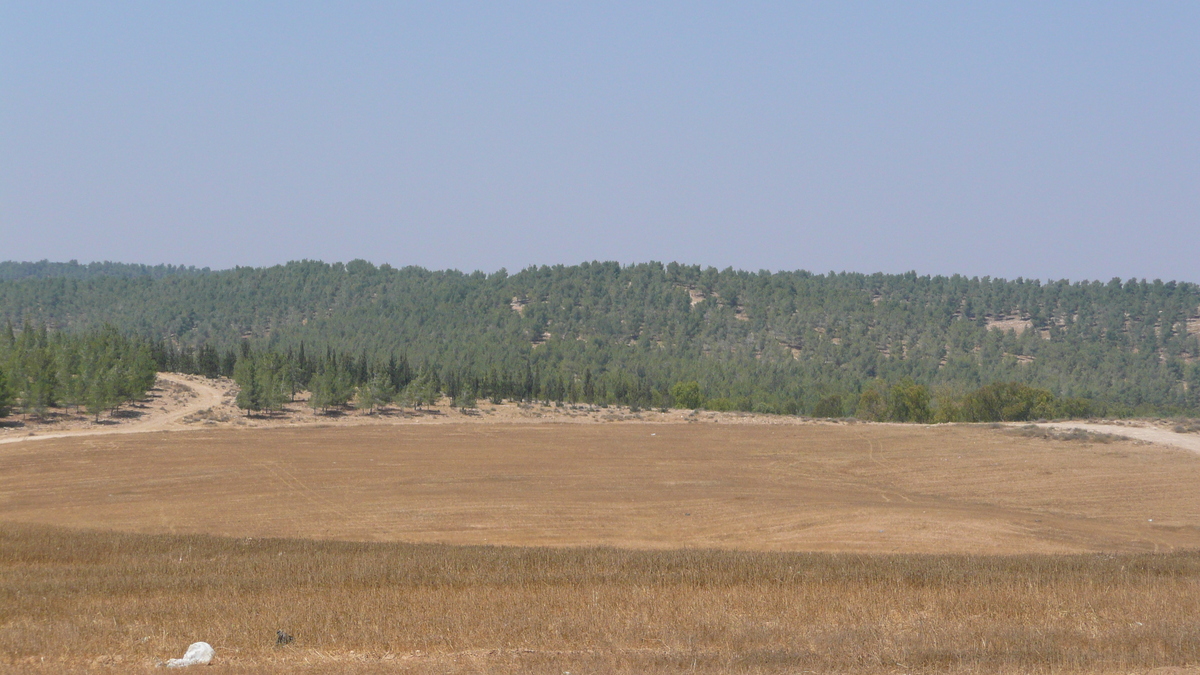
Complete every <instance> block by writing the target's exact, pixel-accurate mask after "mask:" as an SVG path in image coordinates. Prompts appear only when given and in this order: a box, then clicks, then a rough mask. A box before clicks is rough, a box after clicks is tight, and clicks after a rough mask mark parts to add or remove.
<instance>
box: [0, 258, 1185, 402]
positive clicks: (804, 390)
mask: <svg viewBox="0 0 1200 675" xmlns="http://www.w3.org/2000/svg"><path fill="white" fill-rule="evenodd" d="M148 269H158V268H148ZM169 269H176V270H178V269H179V268H169ZM189 270H190V268H189ZM201 272H202V271H199V270H195V271H189V272H188V273H170V274H137V275H132V274H119V275H107V274H89V275H83V276H78V275H52V276H49V277H48V278H28V277H37V276H38V275H29V274H26V275H25V276H26V277H27V278H23V279H18V280H8V281H0V315H2V316H3V317H4V318H6V319H7V320H8V321H10V322H12V323H13V325H14V326H15V327H16V328H17V330H20V328H21V326H22V324H24V323H25V322H31V323H32V325H37V324H40V323H43V322H44V323H46V324H48V325H49V326H50V327H51V328H57V329H61V330H66V331H69V332H77V331H82V330H87V329H95V328H98V327H100V326H102V325H104V324H112V325H114V326H116V327H117V328H118V329H119V330H121V331H122V332H125V333H127V334H131V335H137V336H142V337H147V338H151V339H153V340H165V341H166V344H168V345H174V346H180V347H192V348H196V347H199V346H200V345H204V344H207V345H209V346H210V347H215V348H217V349H219V350H228V349H230V348H232V347H235V346H237V345H238V344H239V343H240V342H241V341H243V340H248V341H249V343H250V345H251V346H252V347H253V348H254V349H274V350H278V351H284V350H287V349H289V348H291V349H298V348H299V346H300V345H301V343H304V344H305V345H306V346H307V348H308V350H309V353H310V354H312V353H316V352H317V351H318V350H321V351H324V350H336V351H339V352H342V353H349V354H354V355H359V354H362V355H364V356H365V359H369V360H371V361H373V362H374V361H384V360H386V359H388V358H389V357H391V356H393V355H397V354H399V355H403V356H404V357H406V359H407V362H409V363H412V364H413V365H414V367H417V368H420V367H425V368H432V369H436V370H439V371H440V372H442V373H446V372H448V371H456V372H460V373H475V374H487V373H501V374H504V373H512V374H517V373H527V372H530V371H535V372H539V373H542V374H545V373H553V374H554V377H561V378H563V380H564V381H568V382H569V381H577V380H579V379H581V378H582V377H584V374H585V373H588V375H589V377H595V378H597V379H598V380H602V379H603V378H606V377H607V378H609V380H610V381H612V382H618V381H619V382H622V383H623V384H620V386H622V387H627V388H628V387H632V388H634V390H636V391H642V392H645V399H646V400H647V401H650V400H657V399H656V398H655V397H656V396H657V393H658V392H665V391H666V388H667V387H669V386H670V385H671V384H673V383H677V382H682V381H691V380H695V381H697V382H698V383H699V384H700V386H701V389H702V390H703V392H704V394H705V396H707V397H709V398H720V399H722V400H723V401H725V403H726V404H727V405H732V406H733V407H737V408H749V409H761V410H767V411H782V412H797V411H798V412H804V411H807V410H811V409H812V408H813V407H814V406H816V405H817V404H818V403H819V402H820V401H822V400H829V398H830V397H840V398H839V400H842V401H844V402H845V406H846V412H847V413H853V412H854V410H853V408H854V405H855V402H856V401H858V400H859V397H860V395H861V394H862V392H863V391H864V390H865V389H867V388H869V387H872V386H875V385H877V384H879V383H883V384H890V383H896V382H901V381H905V380H906V378H907V379H911V380H912V381H913V382H915V383H917V384H923V385H926V386H927V387H928V388H929V390H930V391H931V392H933V394H934V396H935V397H937V396H942V397H951V396H958V395H961V394H962V393H963V392H966V391H968V390H971V389H974V388H977V387H979V386H981V385H986V384H989V383H993V382H1000V381H1012V382H1021V383H1026V384H1030V385H1034V386H1037V387H1042V388H1045V389H1048V390H1050V391H1051V392H1053V393H1054V394H1055V395H1057V396H1064V397H1082V398H1088V399H1092V400H1094V401H1097V402H1100V403H1102V404H1103V405H1105V406H1107V407H1108V408H1107V409H1108V410H1109V411H1110V412H1117V413H1121V412H1125V413H1129V412H1138V411H1142V412H1158V413H1165V412H1173V411H1181V412H1194V411H1197V410H1200V358H1198V357H1200V344H1198V342H1197V340H1198V337H1200V287H1198V286H1197V285H1195V284H1191V283H1176V282H1165V283H1164V282H1161V281H1157V280H1156V281H1153V282H1146V281H1136V280H1130V281H1126V282H1121V281H1120V280H1116V279H1114V280H1112V281H1110V282H1107V283H1101V282H1079V283H1069V282H1066V281H1063V282H1053V283H1040V282H1038V281H1032V280H1022V279H1017V280H1015V281H1008V280H1002V279H990V278H986V277H985V278H982V279H979V278H966V277H961V276H954V277H928V276H917V275H916V274H913V273H910V274H901V275H885V274H874V275H863V274H829V275H814V274H810V273H807V272H780V273H766V272H760V273H752V272H743V271H735V270H732V269H727V270H724V271H717V270H715V269H712V268H708V269H702V268H701V267H699V266H686V265H678V264H674V263H672V264H669V265H661V264H658V263H649V264H638V265H632V266H624V267H623V266H620V265H618V264H617V263H607V262H606V263H586V264H582V265H578V266H571V267H566V266H554V267H540V268H529V269H526V270H523V271H521V272H520V273H517V274H512V275H509V274H506V273H505V272H503V271H502V272H499V273H495V274H491V275H485V274H483V273H478V272H477V273H474V274H464V273H460V272H455V271H444V272H431V271H427V270H424V269H420V268H412V267H410V268H404V269H395V268H392V267H389V266H386V265H384V266H382V267H376V266H374V265H372V264H370V263H367V262H363V261H355V262H351V263H348V264H340V263H339V264H332V265H331V264H325V263H320V262H310V261H304V262H293V263H289V264H287V265H282V266H277V267H271V268H237V269H233V270H226V271H219V272H207V271H203V273H201ZM515 376H516V375H514V377H515ZM612 386H616V385H612Z"/></svg>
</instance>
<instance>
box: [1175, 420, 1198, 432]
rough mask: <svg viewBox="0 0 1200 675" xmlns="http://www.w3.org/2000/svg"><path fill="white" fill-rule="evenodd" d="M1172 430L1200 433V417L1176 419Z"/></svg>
mask: <svg viewBox="0 0 1200 675" xmlns="http://www.w3.org/2000/svg"><path fill="white" fill-rule="evenodd" d="M1171 430H1172V431H1174V432H1175V433H1177V434H1200V419H1189V418H1186V417H1181V418H1179V419H1177V420H1175V421H1174V424H1173V425H1172V426H1171Z"/></svg>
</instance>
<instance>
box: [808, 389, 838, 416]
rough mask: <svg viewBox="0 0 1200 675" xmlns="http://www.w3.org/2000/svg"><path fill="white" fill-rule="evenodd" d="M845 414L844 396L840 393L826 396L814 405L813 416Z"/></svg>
mask: <svg viewBox="0 0 1200 675" xmlns="http://www.w3.org/2000/svg"><path fill="white" fill-rule="evenodd" d="M845 414H846V411H845V407H844V406H843V405H842V397H841V396H840V395H838V394H830V395H829V396H824V397H822V398H821V400H820V401H817V404H816V405H815V406H813V417H843V416H844V415H845Z"/></svg>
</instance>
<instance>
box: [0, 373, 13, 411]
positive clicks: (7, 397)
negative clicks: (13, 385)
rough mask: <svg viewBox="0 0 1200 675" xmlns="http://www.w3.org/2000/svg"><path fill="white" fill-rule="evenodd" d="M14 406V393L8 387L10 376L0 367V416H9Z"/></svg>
mask: <svg viewBox="0 0 1200 675" xmlns="http://www.w3.org/2000/svg"><path fill="white" fill-rule="evenodd" d="M11 407H12V393H11V392H10V391H9V389H8V376H7V375H5V374H4V369H3V368H0V417H7V416H8V413H9V409H10V408H11Z"/></svg>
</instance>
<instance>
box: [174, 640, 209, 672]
mask: <svg viewBox="0 0 1200 675" xmlns="http://www.w3.org/2000/svg"><path fill="white" fill-rule="evenodd" d="M215 654H216V652H215V651H213V648H212V645H210V644H208V643H207V642H193V643H192V646H190V647H188V648H187V651H186V652H184V654H183V658H182V659H171V660H170V661H167V667H168V668H185V667H187V666H205V665H208V662H209V661H212V658H213V656H214V655H215Z"/></svg>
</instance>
